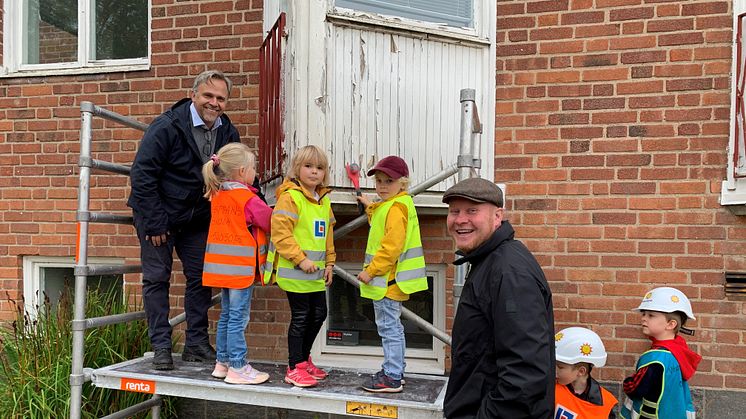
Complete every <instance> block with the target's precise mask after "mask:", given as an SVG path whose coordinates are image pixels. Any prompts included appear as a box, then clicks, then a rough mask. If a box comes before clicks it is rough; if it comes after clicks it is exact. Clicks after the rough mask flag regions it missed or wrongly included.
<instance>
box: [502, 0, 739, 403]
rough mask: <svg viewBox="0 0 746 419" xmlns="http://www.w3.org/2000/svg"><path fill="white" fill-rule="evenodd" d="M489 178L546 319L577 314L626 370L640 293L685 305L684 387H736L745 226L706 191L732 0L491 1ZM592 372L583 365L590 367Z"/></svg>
mask: <svg viewBox="0 0 746 419" xmlns="http://www.w3.org/2000/svg"><path fill="white" fill-rule="evenodd" d="M497 13H498V21H497V28H498V29H497V40H498V46H497V69H498V70H497V103H496V108H497V115H496V122H497V123H496V126H497V128H496V130H495V136H496V143H495V150H496V157H495V167H496V170H495V178H496V179H497V180H498V181H500V182H505V183H507V185H508V186H507V196H508V206H509V211H508V214H509V218H510V219H511V221H512V222H513V223H514V225H515V227H516V231H517V232H516V236H517V237H518V238H521V239H523V240H524V241H525V242H526V244H527V245H528V246H529V248H531V249H532V250H533V251H534V252H535V254H536V255H537V257H538V258H539V261H540V262H541V264H542V266H543V267H544V269H545V272H546V273H547V275H548V277H549V278H550V280H551V286H552V289H553V291H554V301H555V308H556V311H555V316H556V321H557V329H560V328H562V327H566V326H570V325H585V326H589V327H591V328H593V329H594V330H596V331H597V332H598V333H599V334H600V335H601V337H602V338H603V339H604V342H605V344H606V347H607V349H608V350H609V352H610V357H609V366H607V367H605V368H601V369H600V370H599V372H598V375H599V376H600V378H601V379H604V380H609V381H619V380H620V379H622V378H623V377H624V376H625V374H628V373H630V372H631V371H632V370H633V367H634V362H635V359H636V356H637V354H639V353H640V352H641V351H643V350H644V349H645V348H646V347H647V346H648V342H647V341H646V340H645V339H643V337H642V334H641V331H640V327H639V326H638V324H639V315H638V314H636V313H633V312H631V311H630V309H632V308H634V307H636V306H637V304H639V302H640V299H641V296H642V295H643V294H644V293H645V291H646V290H648V289H650V288H653V287H656V286H663V285H671V286H675V287H678V288H680V289H682V290H683V291H684V292H685V293H686V294H687V295H688V296H689V297H690V298H691V299H692V300H693V302H694V310H695V314H696V316H697V321H696V322H694V323H692V325H693V326H694V327H695V329H697V334H696V336H695V337H693V338H689V339H688V340H689V342H691V343H693V344H694V345H693V346H694V348H695V349H696V350H697V351H699V352H700V353H701V354H702V355H703V356H704V361H703V362H702V364H701V366H700V368H699V373H698V374H697V375H695V377H694V379H693V380H692V383H693V385H695V386H702V387H711V388H724V387H725V388H729V389H746V379H744V378H743V377H744V373H746V349H744V348H746V346H744V330H746V320H745V318H746V317H744V313H745V311H746V310H745V307H744V304H743V302H742V301H739V300H736V299H734V298H732V297H726V296H725V294H724V287H723V285H724V271H730V270H733V271H737V270H744V269H745V268H746V259H745V258H744V256H743V249H744V241H743V239H744V237H746V223H745V222H744V220H745V219H744V217H738V216H734V215H732V214H731V213H730V212H729V211H728V210H727V209H724V208H723V207H721V206H720V205H719V204H718V197H719V191H720V183H721V180H723V179H724V178H725V170H726V147H727V144H728V130H729V112H730V96H729V95H730V84H729V83H730V79H729V72H730V66H731V48H730V42H731V37H732V33H731V32H732V31H731V20H732V10H731V2H726V1H642V0H595V1H593V0H569V1H568V0H551V1H525V0H521V1H500V2H498V5H497ZM594 371H595V370H594Z"/></svg>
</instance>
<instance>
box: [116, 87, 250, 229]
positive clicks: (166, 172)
mask: <svg viewBox="0 0 746 419" xmlns="http://www.w3.org/2000/svg"><path fill="white" fill-rule="evenodd" d="M191 103H192V100H191V99H189V98H186V99H182V100H180V101H179V102H177V103H176V104H175V105H173V106H172V107H171V109H169V110H167V111H166V112H164V113H163V114H161V115H160V116H158V117H157V118H156V119H155V120H154V121H153V123H152V124H150V127H148V130H147V131H145V135H144V136H143V137H142V141H141V142H140V147H139V148H138V150H137V155H136V156H135V161H134V163H133V164H132V170H131V172H130V180H131V184H132V192H131V194H130V197H129V200H128V201H127V205H128V206H130V207H131V208H132V210H133V212H134V213H136V214H137V215H138V216H139V217H138V218H141V219H142V223H143V227H144V229H145V234H147V235H159V234H163V233H165V232H166V231H171V230H174V229H175V228H179V227H181V226H185V225H190V226H192V227H204V228H205V229H207V228H208V226H209V224H210V203H209V202H208V201H207V199H205V198H204V197H203V196H202V195H203V194H204V180H203V178H202V159H201V158H200V151H199V150H198V149H197V145H196V143H195V142H194V138H193V136H192V128H191V127H192V118H191V113H190V111H189V105H190V104H191ZM221 118H222V125H221V126H220V127H219V128H218V129H217V136H216V139H215V150H218V149H220V147H222V146H224V145H225V144H227V143H230V142H237V141H239V136H238V131H237V130H236V128H235V127H234V126H233V124H231V121H230V119H229V118H228V117H227V116H226V115H225V114H223V115H222V116H221Z"/></svg>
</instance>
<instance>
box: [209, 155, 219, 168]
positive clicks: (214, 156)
mask: <svg viewBox="0 0 746 419" xmlns="http://www.w3.org/2000/svg"><path fill="white" fill-rule="evenodd" d="M210 160H212V164H213V165H215V167H218V166H220V158H219V157H218V155H217V154H213V155H212V156H210Z"/></svg>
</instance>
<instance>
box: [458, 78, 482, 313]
mask: <svg viewBox="0 0 746 419" xmlns="http://www.w3.org/2000/svg"><path fill="white" fill-rule="evenodd" d="M475 100H476V91H475V90H474V89H461V134H460V139H459V155H458V163H457V166H458V181H459V182H460V181H462V180H464V179H468V178H470V177H472V175H475V174H476V170H478V169H479V168H480V167H481V160H480V159H479V148H478V147H479V146H478V143H479V141H478V139H479V134H481V132H482V124H481V122H480V121H479V113H478V112H477V105H476V103H475ZM468 265H469V264H468V263H463V264H461V265H456V272H455V275H454V278H453V307H454V311H455V310H458V303H459V299H460V298H461V290H462V289H463V288H464V282H465V281H466V272H467V271H468V270H469V267H468Z"/></svg>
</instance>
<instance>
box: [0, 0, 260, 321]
mask: <svg viewBox="0 0 746 419" xmlns="http://www.w3.org/2000/svg"><path fill="white" fill-rule="evenodd" d="M152 3H153V8H152V17H153V21H152V28H153V31H152V34H151V35H152V55H151V63H152V65H151V69H150V70H149V71H136V72H126V73H107V74H92V75H80V76H57V77H55V76H47V77H43V78H42V77H18V78H0V291H6V290H7V291H8V292H9V295H10V297H11V298H16V299H17V298H19V297H20V296H21V295H22V292H23V291H22V290H23V284H22V280H21V278H22V272H21V266H22V258H23V256H29V255H31V256H73V255H75V239H76V222H75V210H76V208H77V188H78V167H77V162H78V153H79V141H80V140H79V136H80V133H79V130H80V111H79V109H80V103H81V102H82V101H91V102H93V103H95V104H97V105H99V106H102V107H105V108H107V109H110V110H113V111H115V112H118V113H120V114H123V115H127V116H131V117H134V118H136V119H138V120H140V121H142V122H146V123H148V122H150V121H151V120H152V119H153V118H154V117H155V116H157V115H158V114H160V113H161V112H162V111H163V110H165V109H166V108H167V107H169V106H171V105H172V104H173V103H174V102H175V101H177V100H179V99H181V98H183V97H186V96H187V95H188V92H189V90H190V89H191V86H192V82H193V80H194V77H195V76H196V75H197V74H199V73H200V72H201V71H203V70H205V69H213V68H215V69H219V70H222V71H224V72H225V73H226V74H227V75H228V76H229V77H230V78H231V79H232V80H233V82H234V87H233V91H232V92H231V93H232V95H231V101H230V103H229V108H228V112H227V113H228V115H229V116H230V117H231V120H232V121H233V123H234V124H235V125H236V126H237V128H238V130H239V132H240V134H241V138H242V140H243V141H244V142H245V143H247V144H249V145H250V146H252V147H256V140H257V136H258V124H257V104H258V89H259V87H258V82H259V74H258V51H259V45H260V44H261V40H262V34H261V32H262V1H261V0H244V1H201V2H180V1H176V0H165V1H164V0H161V1H153V2H152ZM0 5H2V1H0ZM0 8H1V7H0ZM1 19H2V14H0V20H1ZM0 26H1V24H0ZM1 53H2V52H1V51H0V54H1ZM94 121H95V122H94V142H93V150H94V154H95V155H94V157H95V158H99V159H102V160H108V161H114V162H119V163H125V164H126V163H129V162H131V161H132V159H133V157H134V154H135V150H136V148H137V145H138V142H139V140H140V138H141V135H142V133H141V132H138V131H135V130H131V129H128V128H121V127H119V126H118V125H115V124H113V123H110V122H104V121H103V120H102V119H100V118H95V119H94ZM91 185H92V193H91V197H92V199H91V210H92V211H104V212H114V213H123V214H128V213H131V212H130V210H129V209H128V208H127V207H126V205H125V201H126V198H127V196H128V195H129V186H128V179H127V178H126V177H124V176H116V175H95V176H93V179H92V181H91ZM91 230H92V235H91V243H92V244H93V247H92V248H91V251H90V253H89V256H118V257H125V258H128V260H129V261H130V262H131V263H137V262H138V259H139V247H138V246H137V242H136V239H135V238H134V229H133V228H132V227H131V226H118V225H102V224H97V225H92V227H91ZM126 281H127V282H128V283H130V284H139V276H138V275H128V276H127V277H126ZM172 289H173V291H174V292H173V295H174V297H173V298H172V303H174V305H177V306H182V305H183V278H182V277H181V275H177V278H176V280H175V281H174V286H173V287H172ZM10 310H11V308H10V306H9V304H8V302H7V301H6V299H5V298H4V296H3V298H2V300H0V319H8V318H10V317H11V316H12V315H13V313H12V312H11V311H10Z"/></svg>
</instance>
